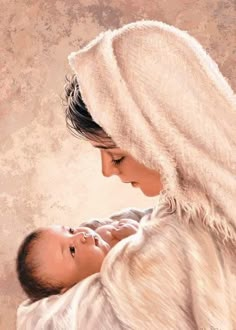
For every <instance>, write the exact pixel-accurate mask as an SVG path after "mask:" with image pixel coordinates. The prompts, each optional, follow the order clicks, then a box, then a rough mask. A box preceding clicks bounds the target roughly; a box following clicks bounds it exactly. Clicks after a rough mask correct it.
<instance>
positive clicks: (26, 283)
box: [16, 230, 62, 302]
mask: <svg viewBox="0 0 236 330" xmlns="http://www.w3.org/2000/svg"><path fill="white" fill-rule="evenodd" d="M41 234H42V232H41V231H40V230H36V231H33V232H32V233H30V234H29V235H27V236H26V237H25V239H24V241H23V242H22V243H21V245H20V247H19V250H18V253H17V259H16V271H17V276H18V280H19V282H20V284H21V287H22V289H23V290H24V292H25V293H26V295H27V296H28V297H29V298H30V299H31V301H32V302H35V301H37V300H40V299H42V298H45V297H48V296H51V295H54V294H59V293H60V291H61V290H62V286H60V285H58V286H57V285H52V284H50V283H46V282H45V283H44V281H43V280H42V279H40V278H39V276H38V275H37V273H38V271H39V268H40V265H39V264H37V261H36V260H35V259H33V258H32V257H31V256H30V254H31V252H32V248H33V247H34V244H35V243H36V242H37V241H38V240H39V238H40V237H41Z"/></svg>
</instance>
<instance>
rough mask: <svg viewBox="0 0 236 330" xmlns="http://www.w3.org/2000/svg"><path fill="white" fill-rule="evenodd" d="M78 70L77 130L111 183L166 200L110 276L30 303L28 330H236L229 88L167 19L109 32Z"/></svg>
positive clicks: (234, 138)
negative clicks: (116, 180) (116, 179)
mask: <svg viewBox="0 0 236 330" xmlns="http://www.w3.org/2000/svg"><path fill="white" fill-rule="evenodd" d="M69 60H70V63H71V66H72V67H73V69H74V71H75V72H76V74H77V76H76V77H77V78H74V81H73V82H72V83H71V85H70V86H69V87H68V88H67V92H68V104H69V106H68V109H67V120H68V123H69V125H70V127H71V128H72V129H73V130H74V131H76V132H77V133H79V134H80V135H82V136H84V137H86V138H87V139H88V140H89V141H90V143H91V144H92V145H93V146H94V147H96V148H99V149H100V152H101V159H102V168H103V174H104V175H105V176H111V175H118V176H119V177H120V179H121V180H122V181H123V182H131V183H132V184H133V186H136V187H139V188H140V189H141V190H142V191H143V193H144V194H145V195H148V196H156V195H158V196H159V202H158V204H157V206H156V208H154V209H153V210H152V212H151V213H149V214H148V215H146V216H145V217H144V218H142V221H141V226H140V227H141V229H140V230H139V232H138V234H136V235H134V236H133V238H132V237H130V238H127V239H126V240H123V241H122V242H120V243H119V244H117V246H116V247H115V248H114V249H113V251H111V254H110V255H109V256H107V258H106V260H105V262H104V264H103V267H102V270H101V273H100V274H96V275H94V276H92V277H90V278H89V279H87V280H85V281H83V282H82V283H80V284H77V285H76V286H75V287H73V288H72V289H71V290H69V291H68V292H67V293H66V294H65V295H63V296H61V297H59V296H55V297H53V298H51V299H50V298H49V299H44V300H42V301H40V302H38V303H35V304H29V303H25V304H23V305H22V306H21V307H20V308H19V310H18V322H19V323H18V326H19V329H21V328H22V329H23V328H24V329H31V327H33V328H34V329H41V328H42V329H99V330H100V329H104V330H105V329H137V330H140V329H189V330H190V329H191V330H192V329H221V330H223V329H224V330H225V329H227V330H229V329H231V330H233V329H236V313H235V310H236V267H235V261H236V248H235V246H236V216H235V215H236V203H235V199H236V130H235V127H236V113H235V104H236V100H235V96H234V94H233V92H232V90H231V88H230V86H229V85H228V83H227V81H226V80H225V79H224V77H223V76H222V74H221V73H220V71H219V69H218V67H217V65H216V64H215V63H214V62H213V60H212V59H211V58H210V57H209V56H208V55H207V54H206V53H205V51H204V50H203V49H202V47H201V46H200V45H199V44H198V42H197V41H196V40H195V39H193V38H192V37H190V36H189V35H188V34H187V33H186V32H183V31H180V30H178V29H176V28H174V27H172V26H169V25H167V24H164V23H161V22H156V21H140V22H135V23H131V24H128V25H125V26H123V27H122V28H120V29H118V30H114V31H110V30H109V31H107V32H105V33H101V34H100V35H99V36H98V37H97V38H96V39H94V40H92V41H91V42H90V43H89V44H88V45H87V46H85V47H84V48H83V49H82V50H80V51H79V52H77V53H72V54H71V55H70V57H69ZM77 81H78V83H77ZM80 92H81V95H80ZM80 96H82V99H81V98H80ZM82 100H83V101H82ZM87 109H88V111H89V112H87ZM134 237H135V238H134ZM27 326H28V328H27Z"/></svg>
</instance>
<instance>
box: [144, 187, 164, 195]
mask: <svg viewBox="0 0 236 330" xmlns="http://www.w3.org/2000/svg"><path fill="white" fill-rule="evenodd" d="M140 189H141V191H142V193H143V194H144V195H145V196H147V197H155V196H158V195H159V194H160V192H161V191H160V190H143V189H142V188H141V187H140Z"/></svg>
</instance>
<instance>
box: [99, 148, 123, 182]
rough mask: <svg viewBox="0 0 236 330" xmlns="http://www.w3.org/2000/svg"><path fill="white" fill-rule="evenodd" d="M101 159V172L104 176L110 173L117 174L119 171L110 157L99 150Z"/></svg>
mask: <svg viewBox="0 0 236 330" xmlns="http://www.w3.org/2000/svg"><path fill="white" fill-rule="evenodd" d="M101 161H102V174H103V175H104V176H105V177H110V176H112V175H119V173H120V171H119V169H118V168H117V167H116V165H115V164H114V163H112V157H111V156H110V155H108V154H106V153H105V152H104V150H101Z"/></svg>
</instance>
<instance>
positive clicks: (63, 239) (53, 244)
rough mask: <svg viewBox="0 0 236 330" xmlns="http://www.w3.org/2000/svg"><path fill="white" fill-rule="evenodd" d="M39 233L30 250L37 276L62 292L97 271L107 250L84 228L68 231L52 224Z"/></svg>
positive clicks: (93, 232)
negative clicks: (32, 253)
mask: <svg viewBox="0 0 236 330" xmlns="http://www.w3.org/2000/svg"><path fill="white" fill-rule="evenodd" d="M42 232H43V233H42V236H41V237H40V238H39V240H38V242H37V243H36V244H35V247H34V256H35V258H36V260H37V262H38V263H39V265H40V267H41V276H42V278H43V279H46V280H47V279H48V280H49V281H50V282H52V283H55V282H58V283H61V284H62V285H63V287H64V288H65V289H67V288H70V287H71V286H73V285H74V284H75V283H78V282H79V281H81V280H82V279H84V278H86V277H88V276H89V275H92V274H95V273H97V272H99V271H100V269H101V265H102V262H103V259H104V258H105V256H106V254H107V253H108V251H109V249H110V246H109V245H108V244H107V243H106V242H105V241H104V240H103V239H102V238H101V237H100V235H99V234H97V233H96V232H95V231H93V230H92V229H90V228H87V227H79V228H78V229H71V228H69V227H64V226H60V225H54V226H50V227H47V228H44V229H43V230H42ZM84 235H85V236H86V237H84ZM39 276H40V274H39ZM45 277H46V278H45Z"/></svg>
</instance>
